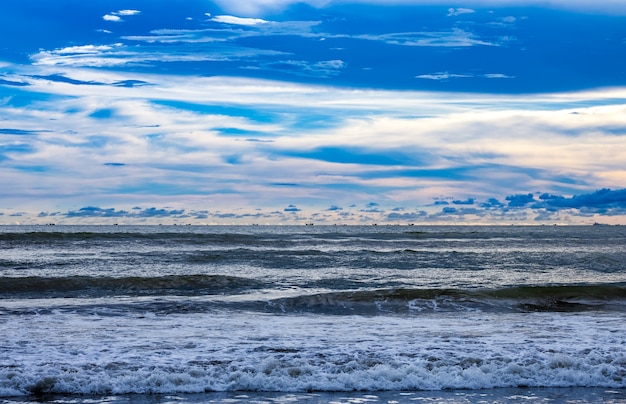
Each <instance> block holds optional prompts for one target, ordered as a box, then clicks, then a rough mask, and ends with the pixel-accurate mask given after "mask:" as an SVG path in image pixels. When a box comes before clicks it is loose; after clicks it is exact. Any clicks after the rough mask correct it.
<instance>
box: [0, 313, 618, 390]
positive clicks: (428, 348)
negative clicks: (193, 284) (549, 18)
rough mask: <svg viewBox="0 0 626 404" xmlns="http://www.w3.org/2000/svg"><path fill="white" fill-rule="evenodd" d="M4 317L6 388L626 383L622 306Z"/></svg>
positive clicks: (2, 386)
mask: <svg viewBox="0 0 626 404" xmlns="http://www.w3.org/2000/svg"><path fill="white" fill-rule="evenodd" d="M460 316H462V317H460ZM0 322H1V324H0V326H1V328H0V329H1V331H0V341H3V342H2V344H1V345H0V396H5V397H6V396H13V395H24V394H30V393H31V392H33V391H42V392H46V391H50V392H59V393H81V394H122V393H174V392H185V393H196V392H205V391H234V390H252V391H282V392H295V391H307V390H318V391H351V390H369V391H374V390H418V389H419V390H440V389H458V388H462V389H482V388H493V387H515V386H547V387H567V386H588V387H591V386H598V387H611V388H625V387H626V352H625V351H624V346H625V344H626V314H624V313H603V314H600V313H531V314H528V313H526V314H525V313H504V314H503V313H488V314H485V313H482V314H481V313H463V314H459V313H456V314H454V313H449V314H445V313H444V314H442V313H439V314H437V315H420V316H419V317H414V316H413V317H383V316H374V317H361V316H314V315H302V316H297V315H285V316H280V315H261V314H258V313H242V312H238V313H194V314H187V315H184V314H175V315H154V313H146V314H145V315H137V314H135V315H132V316H117V315H111V316H102V315H95V314H85V313H84V312H80V313H76V312H73V311H67V310H57V311H54V312H52V313H49V314H45V315H20V316H17V315H12V316H5V317H2V318H0Z"/></svg>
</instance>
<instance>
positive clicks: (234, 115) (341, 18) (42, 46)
mask: <svg viewBox="0 0 626 404" xmlns="http://www.w3.org/2000/svg"><path fill="white" fill-rule="evenodd" d="M0 7H1V8H2V10H1V12H0V30H1V31H2V32H1V35H0V186H1V189H2V192H1V193H0V224H14V223H24V224H26V223H50V222H54V223H120V224H122V223H147V224H149V223H181V224H182V223H197V224H204V223H207V224H211V223H223V224H231V223H233V224H245V223H259V224H265V223H271V224H274V223H284V224H290V223H310V222H313V223H316V224H324V223H325V224H361V223H398V224H406V223H416V224H419V223H433V224H434V223H468V224H472V223H502V224H509V223H525V224H534V223H570V224H577V223H583V224H587V223H594V222H602V223H623V224H626V164H625V163H624V162H626V3H624V2H623V1H617V0H615V1H602V2H598V1H587V0H570V1H564V0H553V1H531V0H526V1H525V0H505V1H487V0H476V1H467V2H460V1H447V2H445V1H438V0H431V1H424V0H403V1H402V0H397V1H382V0H379V1H376V0H374V1H371V0H370V1H367V0H360V1H359V0H355V1H336V0H309V1H304V2H296V1H291V0H248V1H234V0H220V1H207V0H184V1H183V0H177V1H176V0H169V1H161V0H108V1H97V2H85V1H80V0H57V1H49V0H5V1H3V2H2V5H0Z"/></svg>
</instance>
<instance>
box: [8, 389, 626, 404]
mask: <svg viewBox="0 0 626 404" xmlns="http://www.w3.org/2000/svg"><path fill="white" fill-rule="evenodd" d="M0 401H1V402H2V403H4V404H28V403H42V402H45V403H56V404H93V403H116V404H197V403H216V404H234V403H257V404H261V403H268V404H270V403H304V404H323V403H331V404H357V403H358V404H363V403H372V404H375V403H386V404H390V403H397V404H403V403H481V404H489V403H493V404H495V403H554V404H558V403H604V404H607V403H626V389H613V388H602V387H558V388H555V387H528V388H522V387H520V388H497V389H480V390H438V391H371V392H368V391H360V392H309V393H306V392H302V393H285V392H258V391H253V392H248V391H237V392H212V393H202V394H126V395H59V394H47V395H38V396H25V397H4V398H3V399H2V400H0Z"/></svg>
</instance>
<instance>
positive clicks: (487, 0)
mask: <svg viewBox="0 0 626 404" xmlns="http://www.w3.org/2000/svg"><path fill="white" fill-rule="evenodd" d="M216 3H217V4H219V5H220V7H222V8H223V9H224V10H227V11H230V12H235V13H239V14H242V15H246V16H253V15H262V14H264V13H267V12H276V11H279V10H284V9H286V8H287V7H289V6H291V5H293V4H296V3H306V4H309V5H311V6H313V7H318V8H322V7H329V6H332V5H338V4H342V3H345V1H344V0H304V1H301V0H249V1H248V0H234V1H233V0H216ZM352 3H353V4H354V3H357V4H369V5H379V6H397V5H426V6H433V5H440V6H442V7H449V5H450V2H449V1H446V0H357V1H356V2H352ZM467 4H469V5H471V6H473V7H528V6H530V7H537V6H543V7H546V6H548V7H555V8H562V9H569V10H582V11H594V12H602V13H610V14H620V15H626V4H624V2H623V1H621V0H606V1H601V2H599V1H593V0H472V1H471V2H468V3H467ZM453 10H459V9H458V8H456V9H453ZM461 10H463V9H462V8H461Z"/></svg>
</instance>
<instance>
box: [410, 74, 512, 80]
mask: <svg viewBox="0 0 626 404" xmlns="http://www.w3.org/2000/svg"><path fill="white" fill-rule="evenodd" d="M415 78H416V79H425V80H437V81H446V80H449V79H467V78H485V79H514V78H515V76H509V75H506V74H502V73H487V74H458V73H448V72H437V73H432V74H420V75H418V76H415Z"/></svg>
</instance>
